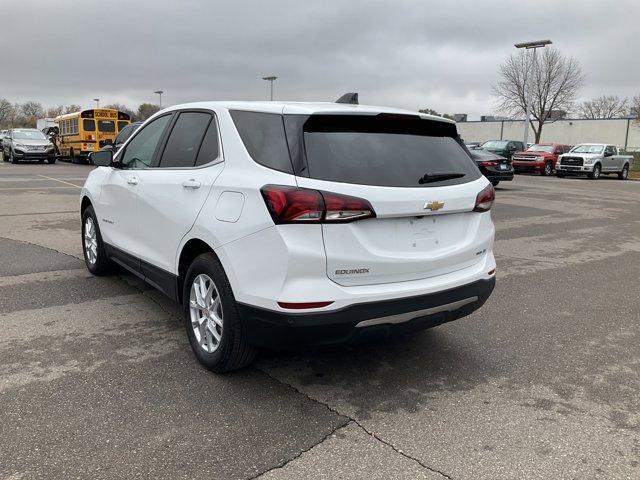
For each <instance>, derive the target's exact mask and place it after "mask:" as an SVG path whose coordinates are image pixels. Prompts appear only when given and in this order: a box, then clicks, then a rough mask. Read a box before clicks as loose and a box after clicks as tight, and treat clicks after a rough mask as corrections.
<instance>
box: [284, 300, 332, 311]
mask: <svg viewBox="0 0 640 480" xmlns="http://www.w3.org/2000/svg"><path fill="white" fill-rule="evenodd" d="M332 303H333V302H306V303H291V302H278V305H279V306H280V308H289V309H291V310H303V309H305V308H322V307H326V306H328V305H331V304H332Z"/></svg>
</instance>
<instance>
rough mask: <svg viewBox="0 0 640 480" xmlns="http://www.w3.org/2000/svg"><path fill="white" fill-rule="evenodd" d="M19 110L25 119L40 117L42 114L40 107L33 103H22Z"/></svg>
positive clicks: (38, 104)
mask: <svg viewBox="0 0 640 480" xmlns="http://www.w3.org/2000/svg"><path fill="white" fill-rule="evenodd" d="M21 110H22V114H23V115H24V116H25V117H41V116H42V115H43V114H44V111H43V109H42V105H41V104H40V103H38V102H33V101H30V102H25V103H23V104H22V107H21Z"/></svg>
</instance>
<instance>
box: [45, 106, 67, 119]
mask: <svg viewBox="0 0 640 480" xmlns="http://www.w3.org/2000/svg"><path fill="white" fill-rule="evenodd" d="M63 113H64V105H58V106H57V107H49V108H47V111H46V112H45V116H46V117H47V118H56V117H57V116H59V115H62V114H63Z"/></svg>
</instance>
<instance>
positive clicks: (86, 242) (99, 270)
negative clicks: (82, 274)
mask: <svg viewBox="0 0 640 480" xmlns="http://www.w3.org/2000/svg"><path fill="white" fill-rule="evenodd" d="M89 223H91V224H92V226H93V241H91V238H90V237H92V235H91V231H89V232H87V229H88V225H89ZM81 232H82V233H81V235H82V237H81V239H82V254H83V256H84V263H85V265H86V266H87V269H88V270H89V271H90V272H91V273H93V274H94V275H99V276H101V275H107V274H108V273H110V272H111V270H112V268H113V264H112V262H111V260H109V257H107V252H106V250H105V248H104V242H103V241H102V235H101V233H100V227H99V225H98V219H97V217H96V214H95V212H94V211H93V207H92V206H88V207H87V208H85V209H84V211H83V212H82V229H81ZM90 244H93V245H94V248H91V246H90ZM89 250H91V251H92V253H89Z"/></svg>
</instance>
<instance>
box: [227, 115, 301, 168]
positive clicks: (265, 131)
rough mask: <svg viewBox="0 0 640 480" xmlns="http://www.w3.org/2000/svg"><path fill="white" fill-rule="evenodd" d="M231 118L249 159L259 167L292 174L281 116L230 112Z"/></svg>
mask: <svg viewBox="0 0 640 480" xmlns="http://www.w3.org/2000/svg"><path fill="white" fill-rule="evenodd" d="M231 118H232V119H233V123H234V124H235V126H236V129H237V130H238V133H239V134H240V138H241V139H242V143H244V146H245V147H246V149H247V151H248V152H249V155H251V158H253V160H254V161H255V162H257V163H259V164H260V165H263V166H265V167H268V168H273V169H274V170H280V171H281V172H286V173H293V168H292V166H291V159H290V157H289V149H288V147H287V138H286V136H285V133H284V122H283V119H282V115H278V114H274V113H258V112H244V111H240V110H234V111H231Z"/></svg>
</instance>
